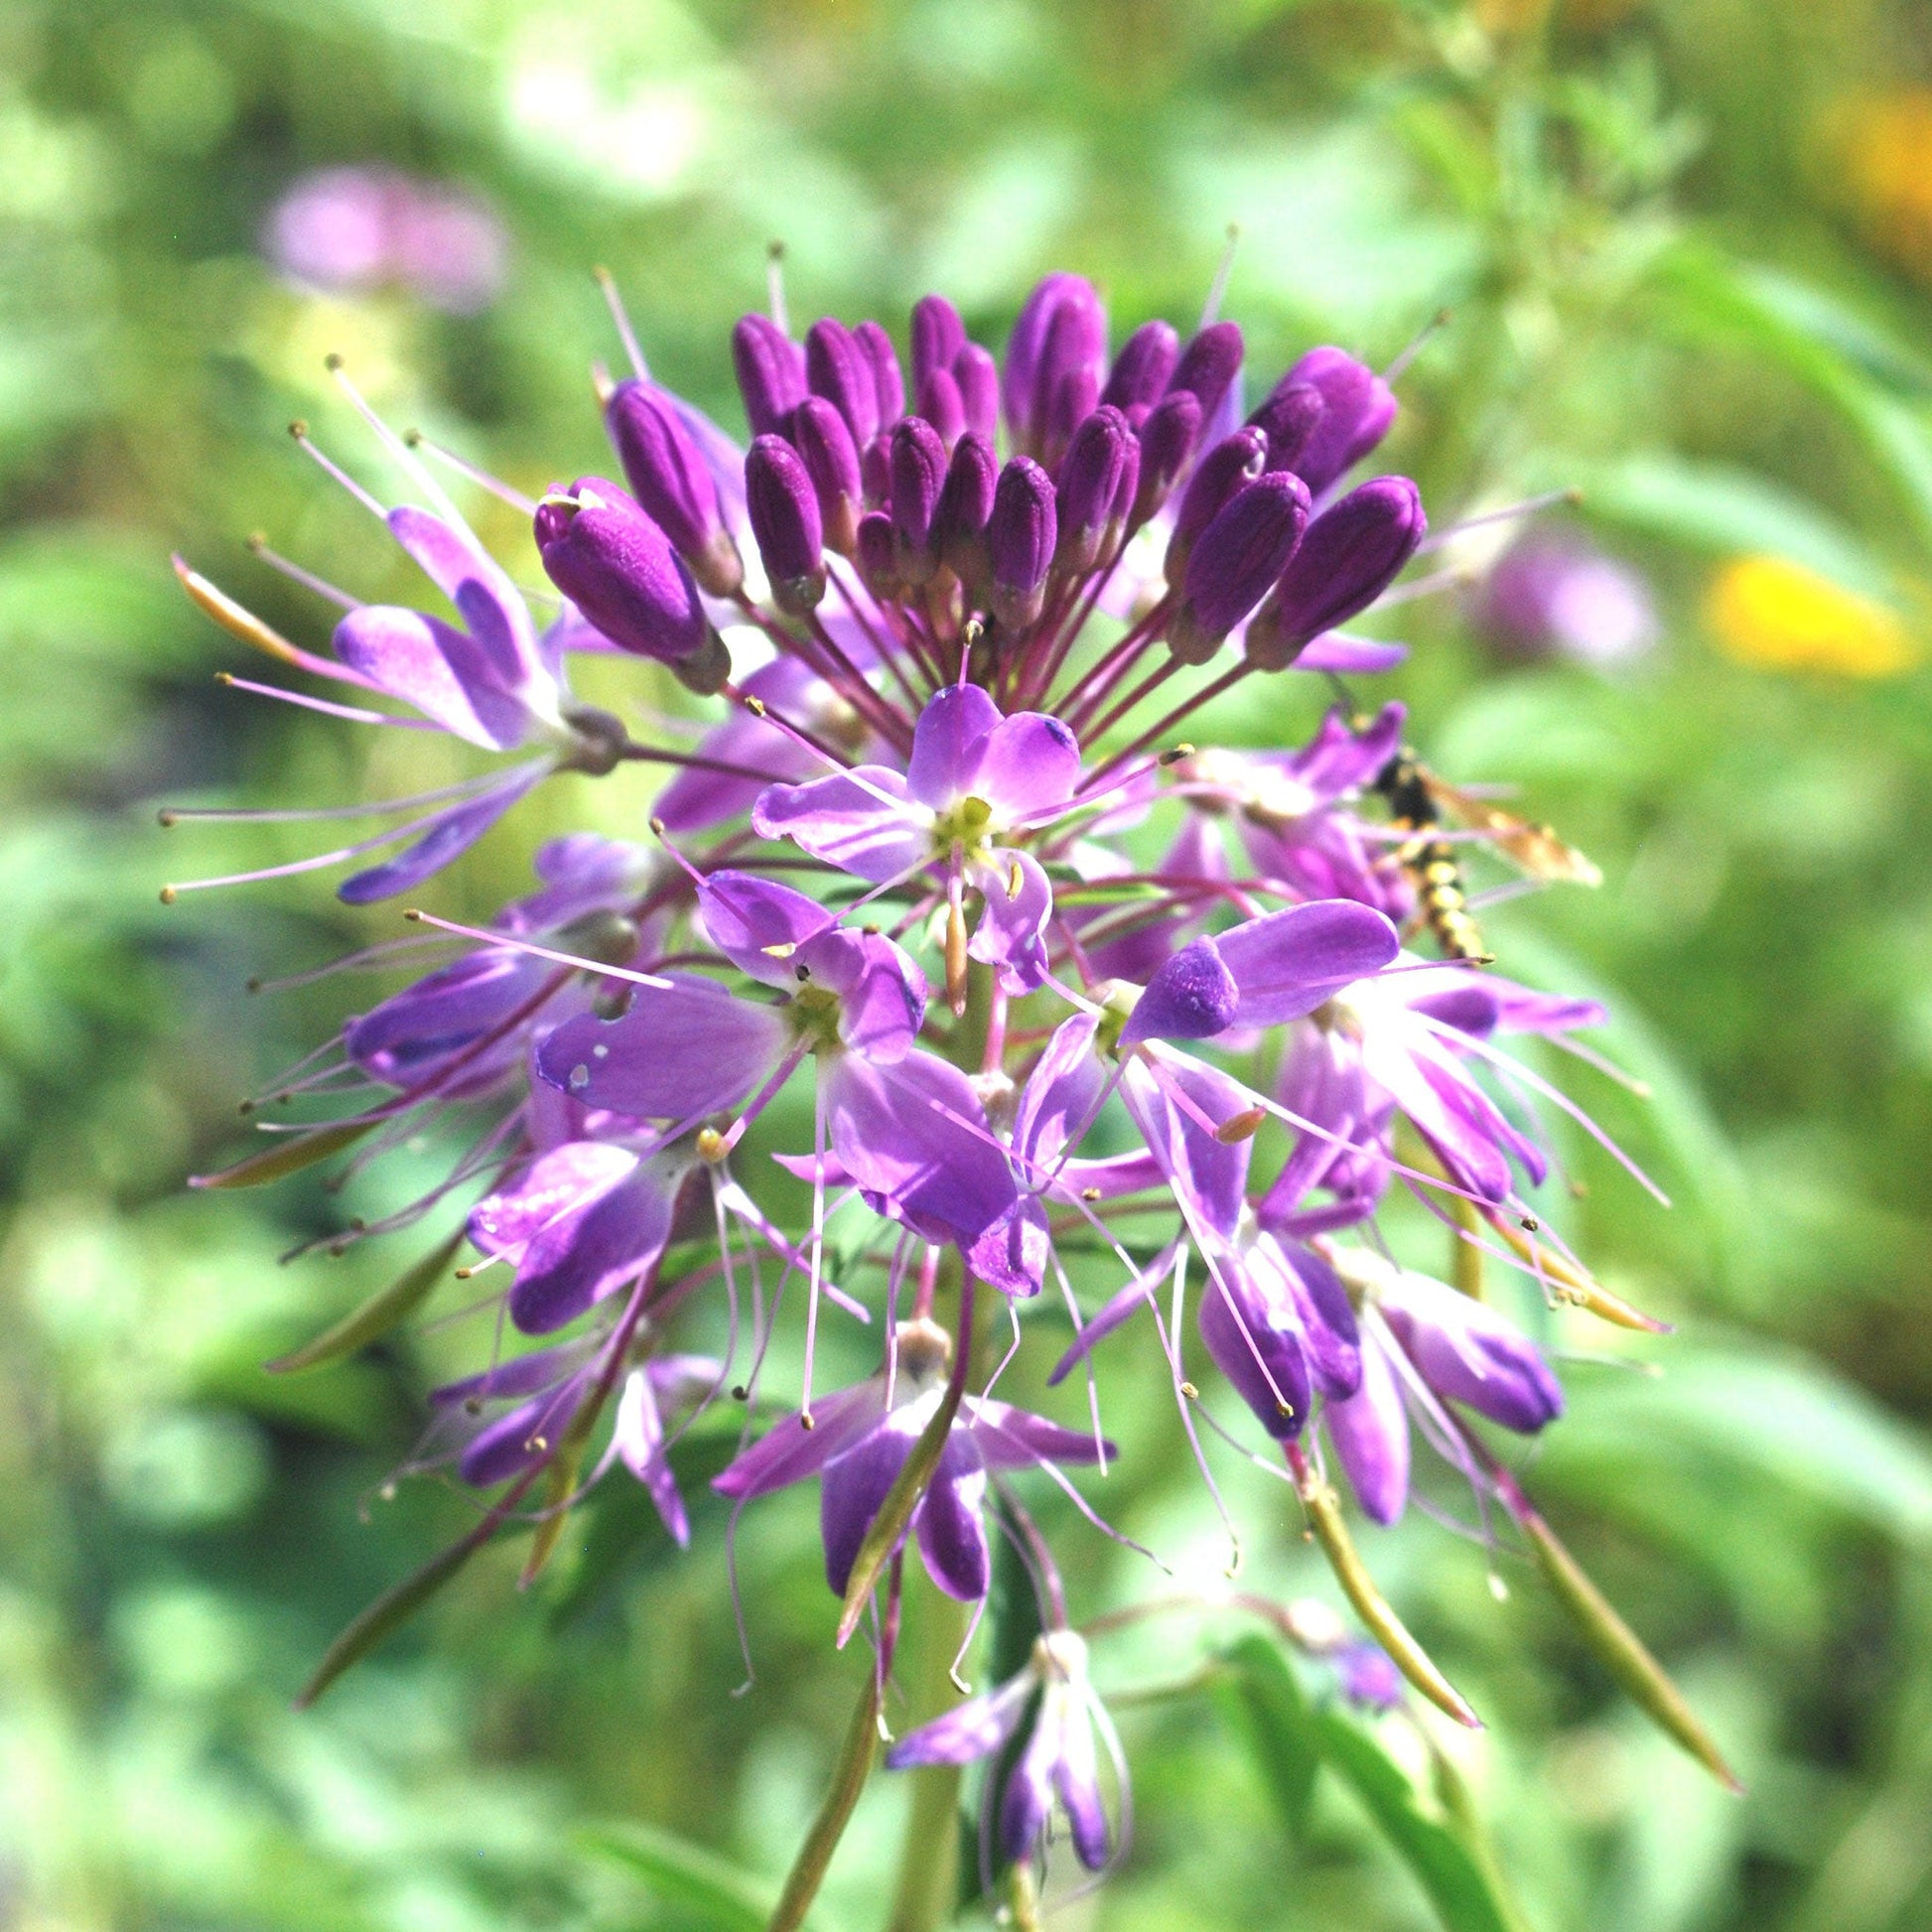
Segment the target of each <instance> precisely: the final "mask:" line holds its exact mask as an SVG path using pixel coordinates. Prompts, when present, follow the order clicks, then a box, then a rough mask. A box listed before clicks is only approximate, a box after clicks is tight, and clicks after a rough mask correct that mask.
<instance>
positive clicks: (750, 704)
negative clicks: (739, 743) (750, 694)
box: [745, 698, 764, 718]
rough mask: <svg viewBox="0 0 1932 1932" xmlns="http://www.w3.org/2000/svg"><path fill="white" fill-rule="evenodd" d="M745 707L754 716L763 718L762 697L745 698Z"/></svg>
mask: <svg viewBox="0 0 1932 1932" xmlns="http://www.w3.org/2000/svg"><path fill="white" fill-rule="evenodd" d="M745 709H746V710H747V711H749V712H750V713H751V714H752V716H753V717H754V718H762V717H763V716H764V700H763V699H762V698H747V699H746V700H745Z"/></svg>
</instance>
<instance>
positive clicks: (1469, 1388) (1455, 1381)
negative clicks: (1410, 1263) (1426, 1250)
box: [1381, 1274, 1563, 1435]
mask: <svg viewBox="0 0 1932 1932" xmlns="http://www.w3.org/2000/svg"><path fill="white" fill-rule="evenodd" d="M1381 1306H1382V1313H1383V1315H1384V1317H1385V1318H1386V1320H1387V1321H1388V1324H1389V1326H1390V1328H1391V1329H1393V1330H1394V1332H1395V1336H1396V1339H1397V1340H1398V1341H1400V1342H1401V1343H1402V1345H1403V1347H1404V1349H1405V1350H1407V1352H1408V1355H1409V1359H1410V1360H1411V1361H1412V1362H1414V1363H1415V1365H1416V1369H1417V1371H1418V1373H1420V1375H1421V1376H1422V1378H1423V1380H1424V1381H1425V1382H1427V1383H1428V1384H1429V1386H1430V1387H1431V1388H1432V1389H1434V1390H1435V1391H1436V1393H1437V1394H1438V1395H1444V1396H1448V1397H1449V1398H1450V1399H1451V1400H1452V1401H1455V1402H1464V1403H1467V1404H1468V1406H1469V1407H1470V1408H1471V1409H1474V1410H1476V1411H1477V1412H1478V1413H1479V1414H1481V1415H1485V1416H1487V1417H1488V1418H1489V1419H1490V1420H1491V1421H1492V1422H1499V1423H1501V1424H1502V1426H1503V1427H1504V1428H1505V1429H1514V1430H1519V1431H1521V1432H1522V1433H1523V1434H1525V1435H1528V1434H1531V1433H1533V1432H1534V1431H1536V1430H1539V1429H1541V1428H1542V1427H1543V1426H1544V1424H1545V1423H1548V1422H1552V1421H1554V1420H1555V1419H1556V1418H1557V1417H1558V1416H1560V1415H1562V1414H1563V1388H1562V1386H1561V1384H1559V1382H1558V1381H1557V1378H1556V1377H1555V1376H1554V1375H1552V1374H1551V1373H1550V1368H1549V1365H1548V1363H1546V1362H1545V1361H1544V1359H1543V1351H1542V1350H1541V1349H1539V1348H1538V1347H1537V1345H1536V1344H1535V1343H1534V1342H1533V1341H1531V1340H1530V1338H1529V1337H1528V1336H1527V1335H1525V1334H1524V1333H1522V1331H1521V1330H1520V1329H1518V1328H1515V1327H1513V1326H1512V1325H1511V1324H1510V1323H1509V1322H1508V1321H1506V1320H1504V1319H1503V1317H1502V1316H1501V1315H1499V1314H1498V1313H1497V1312H1496V1311H1494V1310H1493V1309H1491V1308H1490V1307H1489V1306H1488V1305H1487V1304H1486V1303H1483V1302H1474V1301H1471V1300H1470V1299H1469V1297H1468V1296H1466V1295H1458V1294H1457V1293H1456V1292H1455V1290H1454V1289H1452V1288H1448V1287H1446V1286H1444V1284H1443V1283H1441V1282H1435V1281H1430V1280H1429V1279H1428V1278H1427V1277H1426V1276H1421V1275H1410V1274H1403V1275H1401V1276H1399V1277H1398V1278H1397V1279H1396V1280H1395V1281H1393V1282H1391V1283H1390V1284H1389V1285H1388V1286H1387V1287H1386V1288H1385V1289H1384V1290H1383V1292H1382V1304H1381Z"/></svg>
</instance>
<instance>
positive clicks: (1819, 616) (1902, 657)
mask: <svg viewBox="0 0 1932 1932" xmlns="http://www.w3.org/2000/svg"><path fill="white" fill-rule="evenodd" d="M1704 615H1705V621H1706V622H1707V623H1708V624H1709V625H1710V627H1711V630H1712V633H1713V634H1714V635H1715V636H1716V638H1717V640H1718V642H1719V643H1720V644H1721V645H1722V646H1723V648H1724V650H1725V654H1726V655H1728V656H1730V657H1734V658H1735V659H1736V660H1737V661H1738V663H1740V664H1749V665H1752V666H1754V667H1755V668H1757V669H1759V670H1767V671H1831V672H1836V673H1838V674H1839V675H1840V676H1843V677H1896V676H1897V675H1898V674H1899V673H1900V672H1902V671H1907V670H1909V669H1911V667H1912V666H1913V665H1914V664H1915V663H1916V662H1917V661H1918V650H1917V647H1916V646H1915V645H1914V644H1913V642H1912V639H1911V637H1910V635H1909V634H1908V633H1907V631H1906V629H1905V626H1904V624H1903V623H1901V622H1900V621H1899V620H1898V619H1897V618H1896V617H1895V616H1894V615H1893V614H1892V613H1891V612H1890V611H1888V610H1887V609H1886V608H1885V607H1884V606H1883V605H1882V604H1874V603H1873V602H1872V601H1871V599H1869V598H1866V597H1860V596H1858V595H1857V594H1856V593H1855V592H1852V591H1848V590H1846V589H1845V588H1844V587H1843V586H1842V585H1839V584H1835V583H1833V582H1832V580H1831V579H1830V578H1829V577H1821V576H1820V575H1819V574H1818V572H1817V571H1815V570H1807V569H1806V568H1805V567H1804V566H1803V565H1802V564H1794V563H1792V562H1791V561H1790V560H1789V559H1788V558H1784V557H1737V558H1734V559H1733V560H1732V561H1731V562H1729V563H1727V564H1725V567H1724V568H1723V569H1722V570H1721V571H1719V572H1718V574H1717V576H1716V577H1714V578H1713V579H1712V581H1711V588H1710V591H1709V592H1708V593H1707V595H1706V598H1705V605H1704Z"/></svg>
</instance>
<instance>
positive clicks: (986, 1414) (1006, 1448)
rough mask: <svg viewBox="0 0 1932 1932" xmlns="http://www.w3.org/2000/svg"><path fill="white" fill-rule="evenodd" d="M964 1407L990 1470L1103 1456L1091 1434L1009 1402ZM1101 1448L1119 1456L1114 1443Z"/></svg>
mask: <svg viewBox="0 0 1932 1932" xmlns="http://www.w3.org/2000/svg"><path fill="white" fill-rule="evenodd" d="M1089 1325H1091V1324H1089ZM961 1406H962V1408H963V1409H964V1410H965V1412H966V1426H967V1428H968V1429H969V1430H970V1431H971V1433H972V1438H973V1442H974V1444H975V1445H976V1446H977V1448H978V1449H979V1452H980V1454H981V1456H982V1457H984V1459H985V1462H986V1466H987V1467H988V1468H989V1469H1027V1468H1031V1467H1032V1466H1033V1465H1034V1464H1035V1462H1093V1461H1096V1460H1098V1458H1099V1455H1100V1453H1101V1449H1097V1448H1096V1447H1095V1444H1094V1440H1093V1437H1092V1435H1091V1434H1089V1433H1083V1432H1082V1431H1080V1430H1077V1429H1062V1428H1061V1427H1060V1425H1059V1424H1058V1423H1056V1422H1048V1421H1047V1420H1046V1418H1045V1417H1044V1416H1035V1415H1032V1414H1030V1413H1029V1412H1028V1411H1027V1410H1025V1409H1016V1408H1014V1407H1013V1406H1012V1405H1011V1404H1009V1403H1005V1402H994V1401H992V1400H991V1399H989V1398H984V1397H982V1398H979V1399H975V1398H973V1397H971V1396H968V1397H967V1398H966V1400H965V1402H964V1403H963V1404H962V1405H961ZM1102 1448H1104V1451H1105V1453H1106V1454H1108V1455H1110V1456H1111V1455H1115V1454H1118V1453H1119V1451H1118V1450H1117V1449H1115V1448H1114V1446H1113V1444H1112V1443H1106V1444H1104V1445H1103V1446H1102Z"/></svg>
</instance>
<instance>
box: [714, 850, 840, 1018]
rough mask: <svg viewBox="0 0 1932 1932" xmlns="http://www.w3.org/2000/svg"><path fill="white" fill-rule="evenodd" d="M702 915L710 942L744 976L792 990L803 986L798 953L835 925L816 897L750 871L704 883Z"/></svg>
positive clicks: (726, 874)
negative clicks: (800, 979) (744, 974)
mask: <svg viewBox="0 0 1932 1932" xmlns="http://www.w3.org/2000/svg"><path fill="white" fill-rule="evenodd" d="M698 916H699V917H700V918H701V919H702V920H703V921H704V929H705V931H706V932H707V933H708V934H709V935H710V938H711V943H712V944H713V945H714V946H716V947H717V948H718V950H719V951H720V952H721V953H723V954H724V955H725V957H726V958H727V959H729V960H730V961H731V963H732V964H733V965H734V966H736V967H737V968H738V969H739V971H740V972H743V973H749V974H751V976H752V977H753V978H754V979H756V980H762V981H763V982H764V984H765V985H766V986H782V987H783V988H784V989H785V990H786V991H787V992H791V991H794V990H795V989H796V987H797V984H798V980H797V968H796V965H795V963H794V960H793V955H794V954H795V953H796V952H797V951H798V949H799V947H800V946H802V945H804V944H805V942H806V941H807V940H809V939H812V938H814V937H816V936H817V935H818V934H819V933H822V932H824V931H825V930H826V928H827V927H828V926H830V925H831V924H832V914H831V913H830V912H828V911H827V910H826V909H825V907H824V906H823V905H821V904H820V903H819V902H818V900H817V899H815V898H808V897H806V896H805V895H804V894H803V893H801V892H797V891H794V890H793V888H791V887H790V886H781V885H779V884H778V882H777V881H776V880H772V879H760V878H759V877H758V876H757V875H756V874H753V873H749V872H732V871H723V872H714V873H708V874H707V875H706V876H705V877H704V878H703V879H702V880H700V881H699V882H698Z"/></svg>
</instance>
